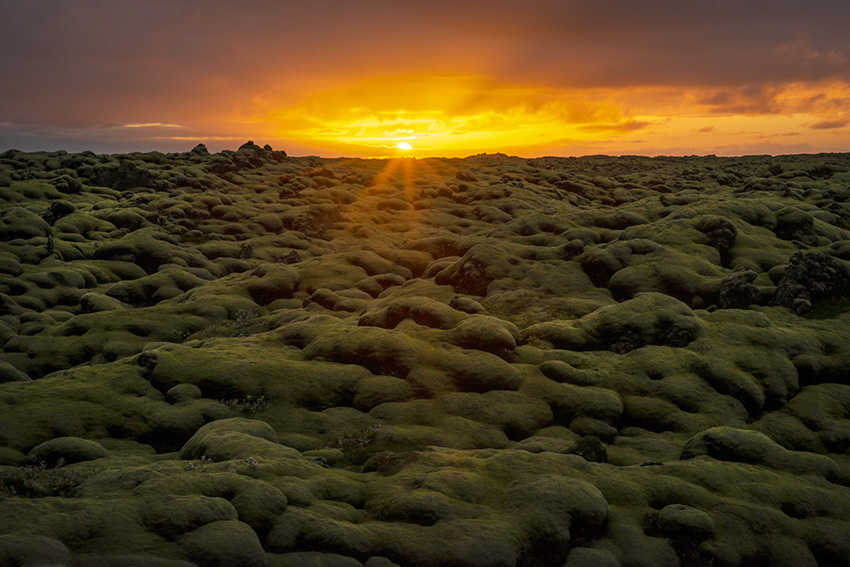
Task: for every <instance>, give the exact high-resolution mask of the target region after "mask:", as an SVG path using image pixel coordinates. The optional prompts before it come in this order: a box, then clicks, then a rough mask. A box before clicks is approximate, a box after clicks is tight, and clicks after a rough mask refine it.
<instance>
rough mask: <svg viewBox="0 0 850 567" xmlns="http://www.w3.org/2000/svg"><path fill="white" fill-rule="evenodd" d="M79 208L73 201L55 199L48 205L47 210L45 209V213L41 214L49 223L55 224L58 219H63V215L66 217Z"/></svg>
mask: <svg viewBox="0 0 850 567" xmlns="http://www.w3.org/2000/svg"><path fill="white" fill-rule="evenodd" d="M76 210H77V208H76V207H75V206H74V205H72V204H71V203H66V202H65V201H53V202H52V203H50V206H49V207H47V210H46V211H44V214H43V215H41V218H43V219H44V220H45V221H47V224H49V225H50V226H53V225H54V224H55V223H56V221H58V220H59V219H61V218H62V217H66V216H68V215H70V214H71V213H73V212H74V211H76Z"/></svg>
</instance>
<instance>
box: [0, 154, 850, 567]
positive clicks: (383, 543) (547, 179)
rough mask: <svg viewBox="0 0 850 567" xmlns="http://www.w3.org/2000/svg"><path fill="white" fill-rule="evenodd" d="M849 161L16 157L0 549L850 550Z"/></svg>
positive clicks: (163, 554) (500, 565)
mask: <svg viewBox="0 0 850 567" xmlns="http://www.w3.org/2000/svg"><path fill="white" fill-rule="evenodd" d="M848 171H850V156H848V155H835V154H832V155H816V156H785V157H779V158H773V157H766V156H759V157H747V158H715V157H702V158H640V157H622V158H608V157H586V158H580V159H574V158H570V159H567V158H541V159H531V160H527V159H520V158H513V157H508V156H503V155H481V156H474V157H470V158H467V159H463V160H459V159H426V160H415V159H412V158H409V159H398V160H388V161H382V160H352V159H319V158H312V157H300V158H291V157H287V156H286V154H285V153H284V152H280V151H274V150H272V149H271V148H269V147H265V148H261V147H259V146H257V145H255V144H253V143H248V144H245V145H244V146H242V147H241V148H240V149H239V150H238V151H235V152H222V153H220V154H214V155H213V154H209V153H208V152H207V151H206V149H205V148H204V147H202V146H199V147H197V148H195V149H194V150H193V151H192V152H187V153H184V154H167V155H166V154H161V153H156V152H154V153H149V154H128V155H111V156H99V155H95V154H92V153H83V154H67V153H65V152H53V153H22V152H17V151H9V152H6V153H3V154H0V345H2V353H0V566H4V567H5V566H7V565H8V566H12V565H15V566H17V565H73V566H80V567H95V566H98V567H99V566H108V565H123V566H137V567H148V566H149V567H167V566H173V567H178V566H184V567H187V566H190V565H196V566H199V567H208V566H209V567H212V566H246V567H254V566H257V567H263V566H266V565H269V566H272V567H276V566H292V567H296V566H297V567H302V566H303V567H307V566H310V567H359V566H366V567H391V566H393V565H397V566H401V567H419V566H421V567H438V566H446V567H449V566H452V567H513V566H526V567H531V566H535V567H536V566H540V567H563V566H565V565H566V566H567V567H582V566H584V567H617V566H620V567H637V566H647V567H650V566H651V567H664V566H670V567H673V566H677V565H681V566H700V567H708V566H712V565H713V566H717V567H727V566H729V567H731V566H760V565H765V566H766V565H771V566H789V567H790V566H793V567H808V566H811V567H815V566H821V567H823V566H847V565H850V173H848Z"/></svg>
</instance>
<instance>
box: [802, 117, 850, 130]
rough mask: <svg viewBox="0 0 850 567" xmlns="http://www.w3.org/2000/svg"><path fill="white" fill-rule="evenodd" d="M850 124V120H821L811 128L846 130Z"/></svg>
mask: <svg viewBox="0 0 850 567" xmlns="http://www.w3.org/2000/svg"><path fill="white" fill-rule="evenodd" d="M849 124H850V118H842V119H839V120H821V121H820V122H815V123H814V124H812V125H811V126H809V127H810V128H811V129H812V130H834V129H836V128H844V127H845V126H847V125H849Z"/></svg>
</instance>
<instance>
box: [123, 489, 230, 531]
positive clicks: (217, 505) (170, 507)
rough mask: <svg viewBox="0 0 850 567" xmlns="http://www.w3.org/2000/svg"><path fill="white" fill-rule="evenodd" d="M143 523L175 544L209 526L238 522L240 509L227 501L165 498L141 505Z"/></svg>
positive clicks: (206, 498)
mask: <svg viewBox="0 0 850 567" xmlns="http://www.w3.org/2000/svg"><path fill="white" fill-rule="evenodd" d="M139 514H140V515H141V517H142V522H143V524H144V525H145V527H147V528H148V529H151V530H153V531H154V532H156V533H157V534H159V535H160V536H161V537H163V538H165V539H169V540H174V539H176V538H178V537H179V536H181V535H182V534H185V533H187V532H191V531H193V530H196V529H197V528H199V527H201V526H204V525H206V524H209V523H212V522H218V521H226V520H236V519H238V514H237V513H236V508H234V507H233V505H232V504H231V503H230V502H228V501H227V500H225V499H224V498H218V497H214V498H211V497H208V496H203V495H199V494H193V495H186V496H176V495H163V496H161V497H157V498H152V499H148V500H145V501H144V502H143V503H141V504H140V505H139Z"/></svg>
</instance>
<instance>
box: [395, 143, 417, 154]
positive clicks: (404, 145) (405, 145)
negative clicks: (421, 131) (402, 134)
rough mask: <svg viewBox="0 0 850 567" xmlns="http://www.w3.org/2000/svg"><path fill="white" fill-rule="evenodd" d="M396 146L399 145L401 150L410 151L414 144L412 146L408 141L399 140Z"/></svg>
mask: <svg viewBox="0 0 850 567" xmlns="http://www.w3.org/2000/svg"><path fill="white" fill-rule="evenodd" d="M395 147H397V148H398V149H400V150H404V151H406V152H409V151H410V150H412V149H413V146H411V145H410V144H408V143H407V142H399V143H397V144H396V145H395Z"/></svg>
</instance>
